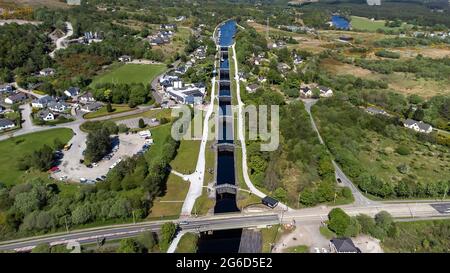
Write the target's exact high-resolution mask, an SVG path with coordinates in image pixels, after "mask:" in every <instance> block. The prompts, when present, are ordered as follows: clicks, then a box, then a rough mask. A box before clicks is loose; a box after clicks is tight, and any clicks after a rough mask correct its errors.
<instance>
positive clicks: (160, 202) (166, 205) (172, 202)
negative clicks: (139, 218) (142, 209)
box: [148, 174, 189, 219]
mask: <svg viewBox="0 0 450 273" xmlns="http://www.w3.org/2000/svg"><path fill="white" fill-rule="evenodd" d="M188 190H189V182H187V181H183V179H181V178H180V177H178V176H176V175H174V174H170V175H169V179H168V180H167V190H166V194H165V195H164V196H162V197H158V198H156V200H155V201H154V203H153V207H152V208H151V212H150V214H149V215H148V218H153V219H154V218H164V217H168V216H179V215H180V213H181V208H182V207H183V201H184V199H185V198H186V194H187V192H188Z"/></svg>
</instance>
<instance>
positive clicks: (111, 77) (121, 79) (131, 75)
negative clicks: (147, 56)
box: [91, 64, 166, 87]
mask: <svg viewBox="0 0 450 273" xmlns="http://www.w3.org/2000/svg"><path fill="white" fill-rule="evenodd" d="M165 70H166V66H165V65H163V64H125V65H120V66H117V67H116V68H113V69H112V70H111V71H109V72H106V73H105V74H103V75H100V76H98V77H97V78H95V79H94V81H93V82H92V83H91V87H94V86H95V85H96V84H99V83H115V84H118V83H124V84H131V83H143V84H145V85H146V84H149V83H151V82H152V81H153V79H154V78H155V77H156V76H158V75H160V74H162V73H163V72H164V71H165Z"/></svg>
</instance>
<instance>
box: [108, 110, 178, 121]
mask: <svg viewBox="0 0 450 273" xmlns="http://www.w3.org/2000/svg"><path fill="white" fill-rule="evenodd" d="M171 111H172V110H171V109H152V110H148V111H146V112H144V113H139V114H132V115H127V116H122V117H116V118H112V119H110V120H111V121H120V120H125V119H132V118H141V117H142V118H156V119H161V118H166V119H167V120H171V119H172V117H171V115H170V114H171Z"/></svg>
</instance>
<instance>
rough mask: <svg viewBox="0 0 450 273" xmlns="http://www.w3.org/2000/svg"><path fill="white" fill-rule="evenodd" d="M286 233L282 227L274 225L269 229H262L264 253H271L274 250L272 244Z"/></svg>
mask: <svg viewBox="0 0 450 273" xmlns="http://www.w3.org/2000/svg"><path fill="white" fill-rule="evenodd" d="M283 233H284V231H283V228H282V227H281V226H280V225H274V226H271V227H269V228H263V229H261V236H262V240H263V245H262V253H270V252H271V250H272V244H274V243H276V242H277V241H278V240H279V239H280V238H281V236H282V235H283Z"/></svg>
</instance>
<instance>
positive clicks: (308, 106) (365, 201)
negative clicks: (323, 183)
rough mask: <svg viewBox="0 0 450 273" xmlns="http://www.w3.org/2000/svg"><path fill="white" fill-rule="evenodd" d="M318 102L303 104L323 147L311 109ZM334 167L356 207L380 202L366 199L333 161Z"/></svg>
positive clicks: (306, 100)
mask: <svg viewBox="0 0 450 273" xmlns="http://www.w3.org/2000/svg"><path fill="white" fill-rule="evenodd" d="M316 102H317V100H315V99H305V100H303V103H304V105H305V109H306V112H308V115H309V118H310V119H311V125H312V127H313V129H314V131H315V132H316V133H317V136H318V138H319V141H320V143H321V144H322V145H325V142H324V141H323V139H322V136H321V135H320V133H319V130H318V129H317V126H316V122H315V121H314V118H313V116H312V114H311V107H312V106H313V105H314V104H315V103H316ZM332 163H333V166H334V172H335V176H336V181H339V180H340V181H341V182H340V183H342V186H346V187H348V188H350V190H351V191H352V194H353V198H355V202H354V203H353V204H354V205H375V204H377V203H378V202H376V201H372V200H370V199H369V198H367V197H365V196H364V195H363V194H362V193H361V192H360V191H359V189H358V188H357V187H356V186H355V185H354V184H353V182H352V181H351V180H350V179H349V178H348V177H347V176H346V175H345V173H344V172H343V171H342V169H341V168H340V167H339V165H338V164H337V163H336V162H335V161H334V160H332Z"/></svg>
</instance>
